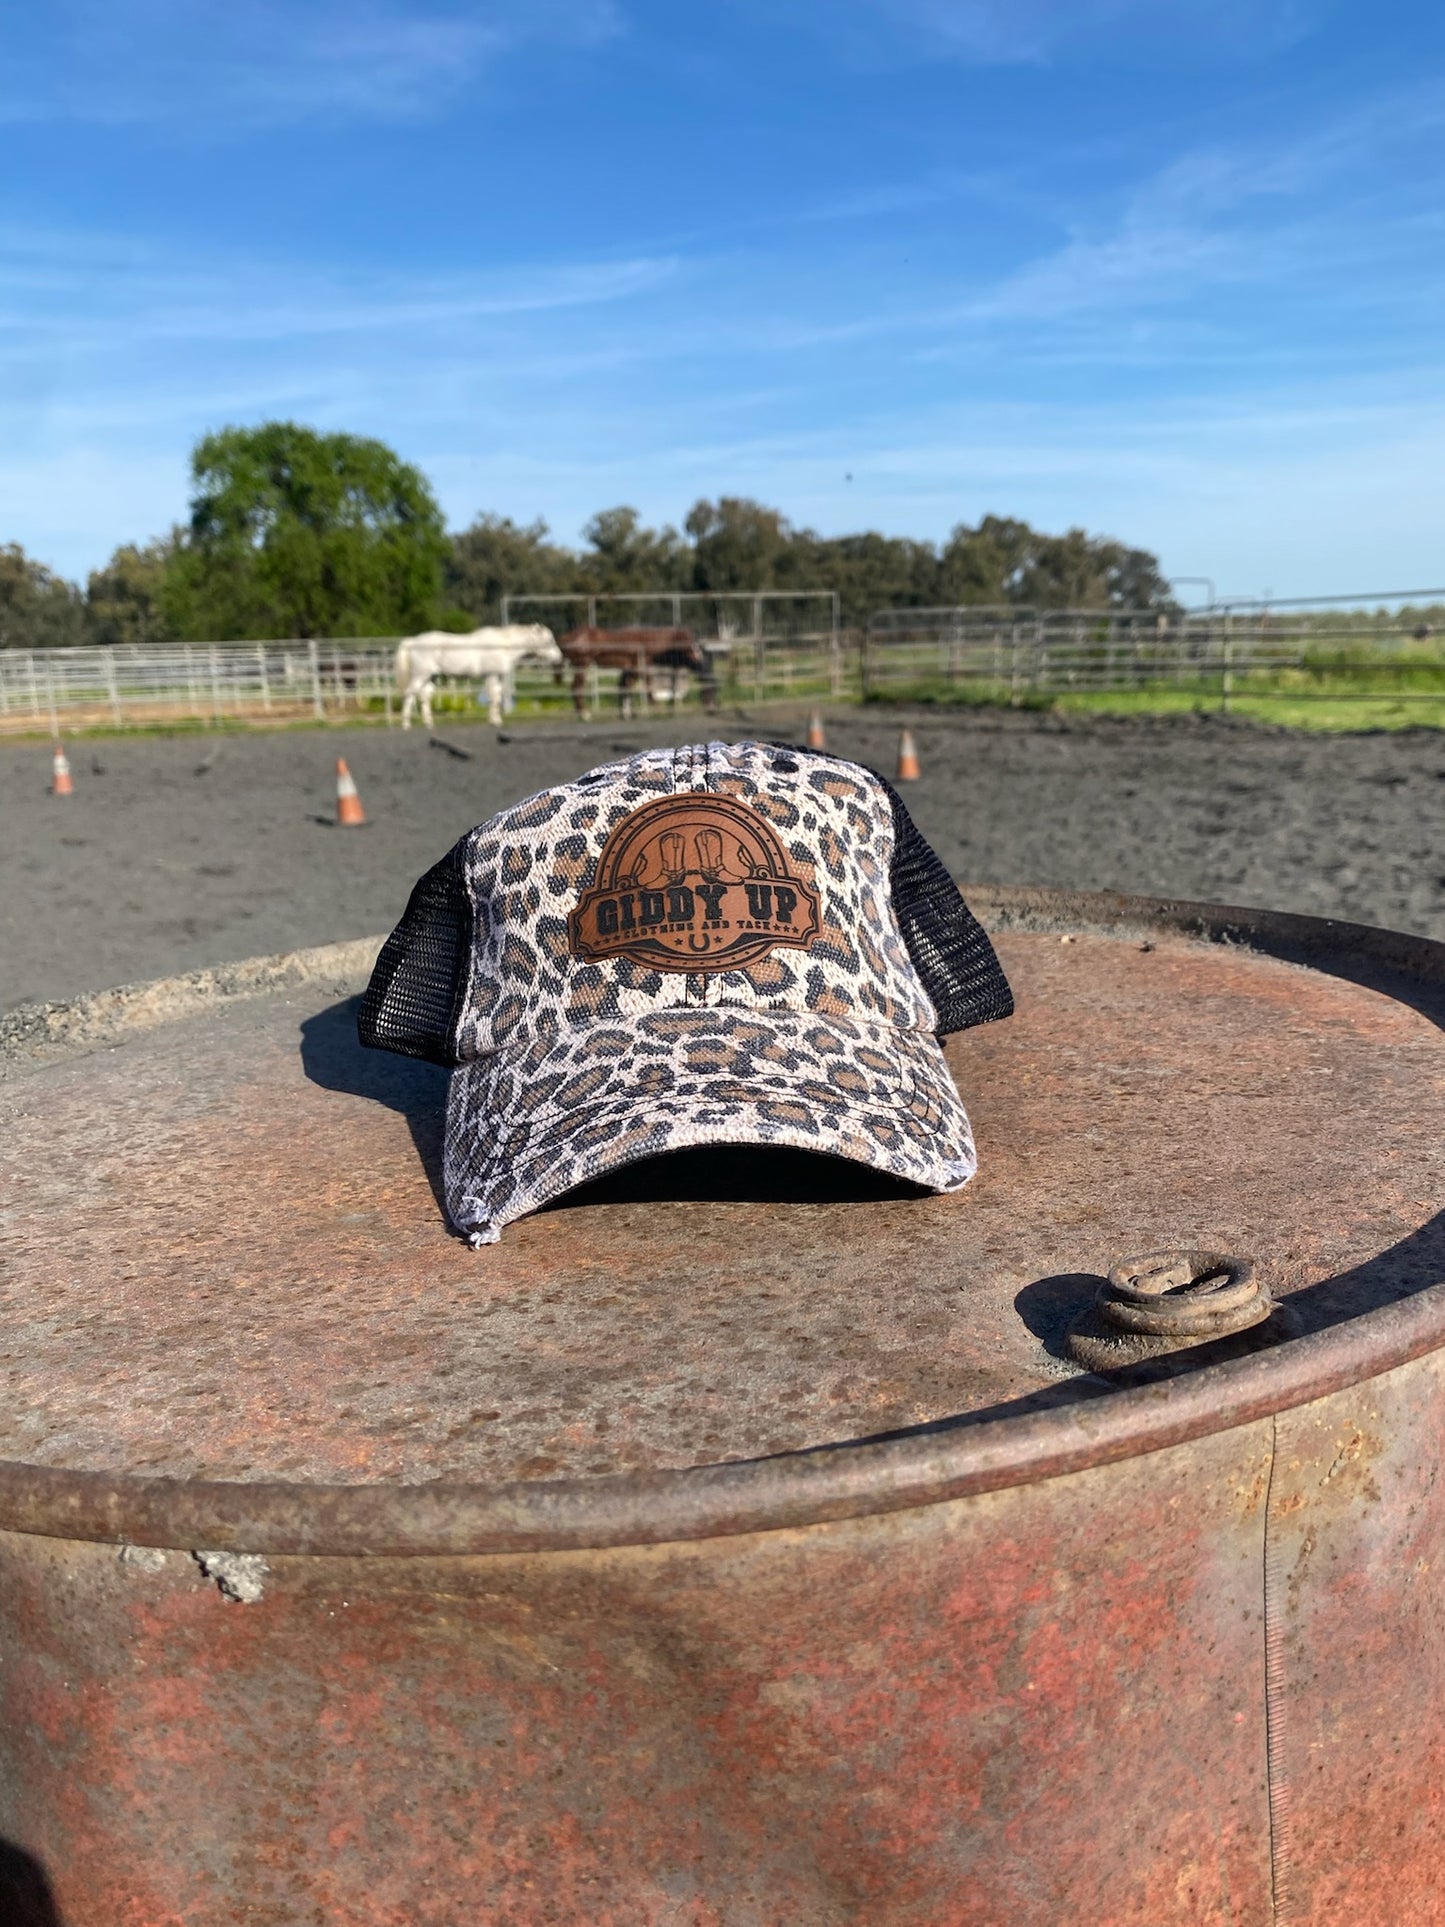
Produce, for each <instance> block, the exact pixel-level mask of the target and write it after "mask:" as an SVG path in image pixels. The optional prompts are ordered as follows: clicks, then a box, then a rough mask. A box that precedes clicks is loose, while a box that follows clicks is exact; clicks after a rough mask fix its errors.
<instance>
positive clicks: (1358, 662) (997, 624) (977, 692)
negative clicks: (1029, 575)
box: [859, 607, 1445, 707]
mask: <svg viewBox="0 0 1445 1927" xmlns="http://www.w3.org/2000/svg"><path fill="white" fill-rule="evenodd" d="M859 682H860V686H861V693H862V695H863V697H864V698H865V700H866V699H870V698H871V699H878V698H885V699H888V698H891V699H893V700H901V699H906V698H907V697H909V696H914V697H917V698H920V699H924V700H938V699H940V698H943V699H945V700H946V699H948V698H949V697H950V696H952V697H954V698H957V699H963V700H966V699H968V698H969V697H972V698H974V699H976V700H990V699H992V700H1008V701H1013V702H1024V701H1027V700H1031V699H1036V698H1039V697H1048V696H1057V695H1064V694H1069V693H1071V692H1076V691H1077V692H1079V693H1086V692H1112V691H1125V690H1139V691H1147V690H1161V689H1163V690H1167V689H1175V690H1194V691H1197V692H1200V693H1203V694H1209V693H1212V694H1213V695H1215V696H1216V697H1217V699H1218V700H1219V702H1220V703H1221V705H1222V706H1224V707H1227V706H1228V704H1229V701H1230V699H1231V698H1232V697H1233V696H1236V695H1240V694H1245V693H1249V692H1250V691H1254V692H1256V693H1265V692H1269V693H1282V694H1288V695H1290V696H1299V697H1309V696H1320V697H1327V698H1329V699H1331V700H1335V701H1339V700H1346V699H1348V698H1349V697H1352V696H1359V697H1371V696H1379V695H1390V696H1397V697H1404V698H1406V699H1408V698H1409V697H1410V696H1412V695H1417V696H1421V697H1426V696H1429V697H1434V698H1436V699H1438V698H1439V697H1440V696H1441V695H1442V694H1445V647H1442V639H1441V634H1440V631H1439V629H1438V628H1435V629H1432V627H1431V625H1430V624H1429V623H1428V622H1425V621H1422V619H1421V617H1420V615H1419V614H1418V613H1417V612H1409V611H1407V612H1405V613H1403V614H1401V613H1395V614H1386V613H1383V612H1381V613H1375V614H1370V613H1368V612H1360V611H1339V610H1330V611H1320V612H1318V613H1305V612H1301V611H1289V612H1285V613H1282V614H1276V613H1273V612H1270V611H1267V610H1210V611H1205V612H1191V613H1184V614H1175V615H1154V614H1148V613H1143V612H1135V611H1122V610H1105V611H1100V610H1089V609H1078V610H1069V609H1064V610H1049V611H1046V612H1045V611H1035V610H1028V609H1020V608H1016V607H1009V608H996V609H979V608H956V609H885V610H880V611H879V612H878V613H877V614H876V615H874V616H872V617H871V618H870V619H869V622H868V625H867V628H866V629H865V630H864V632H863V637H862V661H861V664H860V669H859ZM1346 685H1348V686H1346Z"/></svg>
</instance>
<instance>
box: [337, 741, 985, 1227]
mask: <svg viewBox="0 0 1445 1927" xmlns="http://www.w3.org/2000/svg"><path fill="white" fill-rule="evenodd" d="M1012 1009H1013V998H1012V995H1011V993H1010V991H1009V987H1008V983H1007V981H1006V979H1005V977H1004V974H1003V971H1002V970H1001V969H1000V967H999V963H998V959H997V958H996V956H995V955H994V951H993V946H992V945H991V944H990V942H989V940H988V937H987V935H986V934H985V932H984V930H983V928H982V926H981V925H980V924H979V922H978V921H977V919H976V918H975V917H974V916H973V914H972V913H971V912H970V910H969V909H968V907H967V905H966V904H965V903H964V901H963V898H962V897H961V896H960V895H959V892H958V890H957V888H956V887H955V885H954V883H953V881H952V879H951V878H950V876H949V875H948V872H947V871H946V870H945V869H944V867H943V865H942V863H941V862H940V861H939V859H938V857H937V856H936V855H935V854H934V852H933V851H932V850H931V849H930V848H929V846H928V844H927V843H925V842H924V840H923V838H922V836H920V834H919V832H918V831H917V829H916V828H915V827H914V825H913V822H912V821H911V819H910V817H909V815H908V812H907V810H906V809H905V807H904V805H903V802H902V800H901V798H900V797H899V796H898V794H897V792H896V791H895V790H894V789H893V788H892V787H891V786H890V785H889V784H888V783H886V782H885V781H884V780H883V779H882V778H881V777H879V776H877V775H875V774H874V773H873V772H872V771H870V770H867V769H865V768H863V767H862V766H861V765H860V764H857V763H850V762H845V761H843V760H842V759H841V758H838V757H834V756H825V755H820V754H815V753H813V752H810V751H805V750H800V749H793V748H791V747H788V746H786V745H778V744H771V743H756V742H745V743H721V742H714V743H707V744H692V745H689V746H687V747H686V748H682V749H652V750H645V751H643V752H641V753H640V754H638V755H635V756H631V757H628V758H626V759H624V760H622V761H618V762H613V763H606V764H603V765H602V766H601V767H600V768H597V769H593V770H590V771H588V773H587V774H586V775H585V776H579V777H578V778H577V779H576V781H575V782H571V783H561V784H558V785H557V786H556V787H555V788H553V789H546V790H542V791H540V792H539V793H538V794H537V795H535V796H531V797H528V798H527V799H526V801H525V802H521V803H518V804H516V805H515V806H514V807H513V808H511V809H507V810H503V811H502V812H501V813H500V815H497V816H494V817H492V818H491V819H490V821H488V822H486V823H483V824H481V825H480V826H479V827H478V828H476V829H474V830H472V831H470V832H469V833H468V834H467V835H466V836H464V837H462V839H461V840H460V842H458V843H457V844H456V845H455V847H454V848H453V849H452V850H451V851H449V852H448V854H447V855H446V856H445V857H443V858H442V860H441V862H440V863H438V864H436V865H435V866H434V867H433V868H432V869H430V870H428V871H427V873H426V875H425V876H424V877H422V879H421V881H420V882H419V883H418V884H417V885H416V888H415V889H414V890H413V892H412V894H411V899H410V901H409V903H408V904H407V908H406V914H405V915H404V916H403V918H402V920H401V922H400V923H399V924H398V925H397V928H396V929H395V931H393V933H392V935H391V936H390V937H389V938H388V940H387V942H386V944H385V945H384V947H383V949H382V951H381V954H380V956H379V957H378V959H377V962H376V967H375V969H374V971H373V973H372V977H371V982H370V985H369V986H368V988H367V991H366V993H365V995H364V997H363V999H362V1003H361V1010H360V1016H359V1030H360V1036H361V1041H362V1042H363V1043H364V1044H367V1045H371V1046H374V1047H376V1048H379V1049H383V1050H391V1051H399V1052H401V1053H403V1054H404V1055H407V1056H412V1057H422V1058H427V1059H429V1060H431V1061H432V1062H434V1063H438V1064H445V1065H448V1066H450V1067H451V1068H452V1076H451V1082H450V1088H449V1091H448V1095H447V1121H446V1143H445V1153H444V1183H445V1194H446V1202H447V1210H448V1212H449V1214H450V1216H451V1219H452V1221H453V1223H454V1224H455V1225H456V1227H457V1229H458V1230H460V1231H461V1232H463V1233H464V1234H465V1235H466V1237H467V1238H468V1239H469V1240H470V1241H471V1243H473V1244H474V1245H482V1244H490V1243H493V1242H494V1241H495V1240H496V1239H497V1238H498V1237H499V1236H500V1234H501V1230H502V1227H503V1226H504V1225H507V1224H510V1223H512V1222H513V1221H514V1220H515V1219H517V1218H520V1217H524V1216H525V1215H527V1214H528V1213H529V1212H532V1211H535V1210H537V1209H538V1208H539V1207H540V1206H542V1205H544V1204H547V1203H549V1202H551V1201H552V1200H553V1199H554V1198H557V1197H559V1196H561V1195H562V1194H563V1193H564V1192H566V1191H568V1190H571V1189H572V1188H573V1187H574V1186H576V1185H580V1184H584V1183H586V1182H587V1181H588V1180H590V1179H592V1178H596V1177H599V1176H601V1175H602V1174H603V1173H605V1172H608V1171H612V1170H616V1169H617V1168H619V1167H620V1166H622V1165H625V1164H631V1163H634V1162H636V1161H637V1160H639V1159H642V1158H648V1157H655V1156H658V1155H660V1154H662V1153H664V1152H668V1151H673V1150H679V1149H682V1148H684V1147H687V1146H697V1145H759V1146H766V1145H787V1146H794V1147H798V1148H801V1149H804V1150H809V1151H817V1152H824V1153H828V1154H831V1155H832V1156H835V1157H841V1158H847V1159H851V1160H853V1161H855V1162H857V1163H861V1164H865V1165H870V1166H872V1167H873V1168H875V1169H877V1170H882V1171H887V1172H891V1173H893V1174H894V1175H895V1176H897V1177H900V1178H905V1179H911V1180H912V1181H913V1182H915V1183H917V1184H920V1185H923V1186H925V1187H927V1188H928V1189H929V1190H932V1191H956V1190H959V1189H960V1188H961V1187H962V1186H963V1185H965V1184H966V1183H967V1182H968V1180H969V1179H970V1178H971V1177H972V1176H973V1174H974V1171H975V1168H976V1157H975V1152H974V1143H973V1134H972V1131H971V1130H970V1128H969V1122H968V1117H967V1114H966V1112H965V1110H964V1107H963V1103H962V1101H961V1099H960V1097H959V1095H958V1091H957V1090H956V1088H955V1086H954V1083H953V1079H952V1077H951V1075H950V1074H949V1070H948V1066H947V1064H946V1062H945V1061H944V1056H943V1051H942V1049H941V1047H940V1043H939V1039H940V1038H941V1037H943V1036H945V1035H947V1034H949V1033H950V1032H953V1031H959V1030H964V1029H967V1028H968V1027H969V1026H971V1025H974V1024H980V1023H986V1022H988V1021H989V1020H990V1019H993V1018H998V1017H1006V1016H1008V1015H1009V1014H1010V1012H1011V1011H1012Z"/></svg>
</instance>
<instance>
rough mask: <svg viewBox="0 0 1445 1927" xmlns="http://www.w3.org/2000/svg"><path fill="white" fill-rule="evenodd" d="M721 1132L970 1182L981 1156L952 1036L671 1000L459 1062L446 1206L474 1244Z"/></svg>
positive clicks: (918, 1177)
mask: <svg viewBox="0 0 1445 1927" xmlns="http://www.w3.org/2000/svg"><path fill="white" fill-rule="evenodd" d="M709 1144H756V1145H770V1144H780V1145H790V1146H794V1147H796V1148H798V1149H801V1150H808V1151H820V1152H825V1153H827V1154H829V1155H831V1156H834V1157H841V1158H848V1159H851V1160H852V1161H854V1162H855V1163H859V1164H864V1165H868V1166H870V1167H872V1168H873V1169H874V1170H879V1171H886V1172H890V1173H892V1175H894V1176H895V1177H899V1178H905V1179H909V1180H911V1181H912V1182H913V1183H915V1184H921V1185H924V1186H926V1187H927V1188H928V1189H929V1190H932V1191H956V1190H959V1189H960V1188H961V1187H962V1186H963V1185H965V1184H966V1183H967V1182H968V1180H969V1179H970V1178H971V1177H972V1176H973V1174H974V1170H975V1168H976V1158H975V1154H974V1146H973V1133H972V1131H971V1130H970V1128H969V1122H968V1116H967V1113H966V1112H965V1110H964V1107H963V1103H962V1101H961V1099H960V1098H959V1095H958V1092H957V1090H956V1088H955V1086H954V1083H953V1079H952V1077H951V1076H950V1074H949V1070H948V1066H947V1063H946V1062H945V1060H944V1056H943V1052H942V1050H941V1048H940V1047H939V1044H938V1041H937V1039H936V1038H935V1037H933V1036H932V1035H931V1034H930V1033H928V1032H924V1031H917V1030H903V1029H900V1028H899V1027H897V1026H896V1025H892V1024H887V1023H874V1022H869V1021H866V1020H862V1019H859V1018H857V1017H846V1018H845V1017H832V1016H820V1015H818V1014H816V1013H813V1012H799V1011H757V1010H741V1009H730V1008H723V1007H718V1006H712V1007H699V1008H694V1009H677V1008H674V1009H670V1010H665V1011H657V1012H653V1013H651V1014H649V1015H646V1016H641V1017H634V1018H631V1019H629V1020H625V1021H623V1022H613V1023H606V1022H604V1023H599V1024H594V1025H592V1026H590V1027H588V1028H587V1029H585V1030H579V1031H573V1032H564V1033H562V1034H561V1035H560V1036H557V1037H553V1038H550V1039H540V1038H528V1039H527V1040H526V1041H525V1042H524V1043H523V1044H522V1046H521V1047H520V1048H519V1049H518V1051H517V1052H516V1053H515V1054H514V1053H512V1052H509V1051H508V1050H507V1048H506V1046H505V1045H503V1047H502V1048H500V1049H498V1050H496V1051H493V1052H491V1053H489V1054H488V1055H487V1056H486V1057H485V1058H482V1059H480V1060H478V1061H477V1062H475V1063H472V1064H465V1065H463V1066H461V1067H460V1068H459V1069H457V1070H455V1071H454V1072H453V1073H452V1080H451V1089H450V1093H449V1096H448V1102H447V1135H446V1196H447V1208H448V1211H449V1213H450V1215H451V1218H452V1221H453V1223H454V1224H455V1225H456V1226H457V1228H458V1230H460V1231H462V1232H463V1233H465V1234H466V1236H467V1237H468V1238H469V1239H470V1240H471V1242H472V1243H473V1244H491V1243H493V1242H495V1240H496V1239H497V1238H498V1237H499V1236H500V1233H501V1230H502V1227H503V1226H504V1225H507V1224H511V1223H512V1222H514V1221H515V1220H516V1219H518V1218H521V1217H525V1216H526V1215H527V1214H528V1213H529V1212H532V1211H536V1210H538V1209H540V1207H541V1206H542V1205H544V1204H549V1203H551V1202H552V1201H553V1200H554V1199H556V1198H559V1197H561V1196H562V1195H563V1194H564V1193H566V1192H567V1191H570V1190H572V1189H574V1188H575V1187H576V1186H577V1185H580V1184H585V1183H587V1182H588V1181H589V1180H590V1179H592V1178H596V1177H601V1176H603V1175H604V1174H605V1173H606V1172H608V1171H614V1170H617V1169H618V1168H620V1167H621V1166H623V1165H626V1164H632V1163H635V1162H637V1161H638V1160H639V1159H642V1158H649V1157H658V1156H661V1155H662V1154H663V1153H665V1152H668V1151H675V1150H681V1149H683V1148H685V1147H688V1146H697V1145H709Z"/></svg>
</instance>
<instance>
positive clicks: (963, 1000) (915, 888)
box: [878, 777, 1014, 1037]
mask: <svg viewBox="0 0 1445 1927" xmlns="http://www.w3.org/2000/svg"><path fill="white" fill-rule="evenodd" d="M878 780H879V782H881V783H883V787H884V788H885V789H886V790H887V791H888V795H889V798H890V800H891V802H892V804H893V868H892V873H891V874H892V882H893V912H894V915H895V916H896V917H897V918H898V927H899V929H900V930H901V931H902V932H903V939H904V942H905V943H906V944H907V945H908V954H909V956H910V957H912V959H913V968H914V969H915V970H916V971H917V972H918V974H919V976H920V977H921V978H922V980H923V988H924V989H925V990H926V991H927V992H928V994H929V996H930V997H931V998H932V1000H933V1003H934V1006H935V1008H936V1009H937V1011H938V1035H939V1036H940V1037H947V1036H948V1035H949V1034H950V1033H951V1032H953V1031H956V1030H968V1029H970V1028H971V1027H972V1026H973V1025H974V1024H989V1023H992V1022H993V1020H994V1019H995V1018H996V1017H1010V1016H1012V1015H1013V1007H1014V999H1013V992H1012V991H1011V990H1010V989H1009V987H1008V978H1007V977H1005V976H1004V974H1003V969H1002V967H1001V965H1000V964H999V960H998V958H997V957H996V956H995V955H994V949H993V945H992V944H991V943H990V942H989V940H988V933H987V931H986V930H985V929H984V927H983V925H982V924H981V923H980V922H979V920H978V918H977V917H976V916H975V915H974V914H973V912H972V910H970V909H969V907H968V905H967V904H966V903H965V902H964V900H963V898H962V897H961V896H960V895H959V892H958V886H957V884H956V883H955V882H954V880H953V878H952V877H951V876H950V875H949V874H948V872H947V870H945V869H944V867H943V865H942V863H941V862H940V861H939V859H938V857H937V856H936V855H935V854H934V852H933V850H932V849H931V848H930V847H929V845H928V844H927V843H925V842H924V840H923V838H922V836H921V835H920V834H919V832H918V829H917V826H916V825H915V824H914V821H913V818H912V817H911V816H910V815H909V814H908V811H907V809H906V808H905V807H904V803H903V798H902V797H901V796H900V795H899V794H898V792H897V790H895V789H894V787H893V785H892V784H891V783H889V782H886V781H885V780H884V779H883V778H882V777H879V778H878Z"/></svg>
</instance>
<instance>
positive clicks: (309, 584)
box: [161, 422, 446, 640]
mask: <svg viewBox="0 0 1445 1927" xmlns="http://www.w3.org/2000/svg"><path fill="white" fill-rule="evenodd" d="M191 476H192V481H193V485H194V493H193V495H192V498H191V520H190V526H189V528H188V529H187V531H186V533H185V536H184V538H183V540H182V543H181V546H180V548H179V550H178V552H177V554H176V556H175V558H174V560H173V562H172V563H171V565H170V566H169V567H168V568H167V570H166V574H165V581H164V585H163V590H162V596H161V604H162V609H163V612H164V615H165V619H166V621H167V622H168V623H169V624H170V626H171V628H172V630H173V632H174V633H175V634H177V635H182V636H188V637H196V638H198V639H200V640H220V639H222V638H225V637H252V636H254V637H268V636H363V635H375V636H388V635H403V634H406V633H407V632H409V631H415V630H417V629H423V628H425V627H426V626H427V624H428V621H429V620H430V618H431V616H432V614H433V611H434V607H435V604H436V600H437V595H438V591H439V590H440V588H441V580H442V564H443V561H444V559H445V556H446V536H445V532H444V529H443V524H442V516H441V511H440V509H439V508H438V507H437V504H436V501H435V498H434V497H433V495H432V492H431V489H430V488H429V487H428V485H427V483H426V481H425V480H424V479H423V477H422V475H421V474H420V472H419V471H418V470H417V469H415V468H412V467H411V466H410V465H409V464H408V463H406V462H403V461H401V460H400V459H399V457H397V456H396V455H395V454H393V453H392V451H391V450H390V449H389V448H387V447H386V446H385V444H384V443H382V442H377V441H370V440H367V439H365V438H364V437H362V436H358V435H323V434H320V433H318V432H317V430H315V429H312V428H303V427H301V426H299V425H298V424H297V423H295V422H266V423H264V424H263V425H262V426H261V427H259V428H224V429H221V430H220V431H219V432H218V433H216V434H213V435H207V436H206V437H205V438H204V439H203V440H202V441H200V442H198V443H197V445H196V448H195V451H194V453H193V454H192V457H191Z"/></svg>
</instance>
